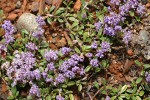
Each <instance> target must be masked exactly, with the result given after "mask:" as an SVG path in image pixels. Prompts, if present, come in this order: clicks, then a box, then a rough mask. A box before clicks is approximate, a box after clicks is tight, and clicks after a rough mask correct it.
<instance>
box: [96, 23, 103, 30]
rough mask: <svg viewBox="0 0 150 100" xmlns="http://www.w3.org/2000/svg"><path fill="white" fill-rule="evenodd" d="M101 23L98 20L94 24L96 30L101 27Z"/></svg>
mask: <svg viewBox="0 0 150 100" xmlns="http://www.w3.org/2000/svg"><path fill="white" fill-rule="evenodd" d="M102 25H103V23H102V22H101V21H98V22H96V23H95V24H94V26H95V28H96V31H99V29H100V28H101V27H102Z"/></svg>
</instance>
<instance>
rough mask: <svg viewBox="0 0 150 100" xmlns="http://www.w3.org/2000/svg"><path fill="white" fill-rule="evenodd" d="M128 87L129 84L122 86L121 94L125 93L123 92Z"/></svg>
mask: <svg viewBox="0 0 150 100" xmlns="http://www.w3.org/2000/svg"><path fill="white" fill-rule="evenodd" d="M127 88H128V85H124V86H123V87H122V88H121V91H120V94H121V93H123V92H125V91H126V89H127Z"/></svg>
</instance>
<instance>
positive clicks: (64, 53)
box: [61, 47, 71, 55]
mask: <svg viewBox="0 0 150 100" xmlns="http://www.w3.org/2000/svg"><path fill="white" fill-rule="evenodd" d="M69 52H71V49H70V48H68V47H62V48H61V53H62V54H63V55H67V54H68V53H69Z"/></svg>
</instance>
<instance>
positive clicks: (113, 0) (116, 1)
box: [110, 0, 121, 5]
mask: <svg viewBox="0 0 150 100" xmlns="http://www.w3.org/2000/svg"><path fill="white" fill-rule="evenodd" d="M110 3H112V4H115V5H120V3H121V1H120V0H110Z"/></svg>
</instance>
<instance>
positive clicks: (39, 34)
mask: <svg viewBox="0 0 150 100" xmlns="http://www.w3.org/2000/svg"><path fill="white" fill-rule="evenodd" d="M36 22H37V23H38V24H39V26H38V28H37V29H36V30H35V31H34V32H33V33H32V36H33V37H35V38H38V39H39V38H41V37H42V36H43V34H44V32H45V31H44V29H43V28H42V26H43V25H46V23H45V21H44V18H43V17H41V16H38V17H37V18H36Z"/></svg>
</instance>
